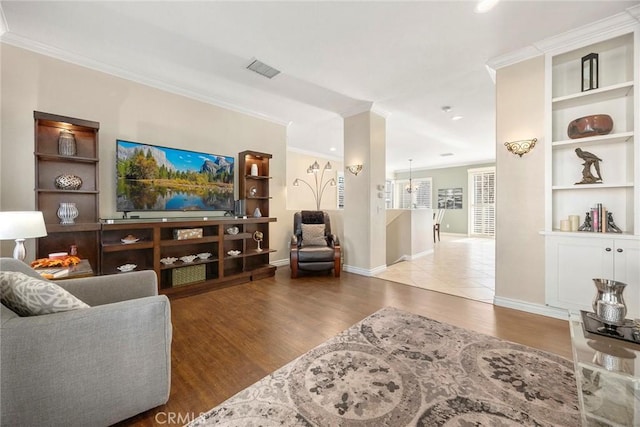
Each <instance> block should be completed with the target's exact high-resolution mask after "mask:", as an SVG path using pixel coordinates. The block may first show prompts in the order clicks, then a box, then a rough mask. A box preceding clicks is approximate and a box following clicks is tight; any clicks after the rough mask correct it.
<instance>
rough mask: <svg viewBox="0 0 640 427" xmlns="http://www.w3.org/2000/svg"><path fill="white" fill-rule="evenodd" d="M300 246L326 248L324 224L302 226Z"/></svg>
mask: <svg viewBox="0 0 640 427" xmlns="http://www.w3.org/2000/svg"><path fill="white" fill-rule="evenodd" d="M302 244H303V245H304V246H326V245H327V239H326V238H325V237H324V224H302Z"/></svg>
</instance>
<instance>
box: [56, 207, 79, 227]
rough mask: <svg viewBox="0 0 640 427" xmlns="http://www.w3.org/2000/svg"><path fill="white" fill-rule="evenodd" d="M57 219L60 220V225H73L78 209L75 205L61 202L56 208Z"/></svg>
mask: <svg viewBox="0 0 640 427" xmlns="http://www.w3.org/2000/svg"><path fill="white" fill-rule="evenodd" d="M57 214H58V218H60V224H63V225H68V224H75V219H76V218H77V217H78V214H79V212H78V208H77V207H76V204H75V203H70V202H62V203H60V206H59V207H58V212H57Z"/></svg>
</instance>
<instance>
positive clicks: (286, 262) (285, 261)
mask: <svg viewBox="0 0 640 427" xmlns="http://www.w3.org/2000/svg"><path fill="white" fill-rule="evenodd" d="M269 264H271V265H275V266H276V267H288V266H289V258H284V259H278V260H276V261H269Z"/></svg>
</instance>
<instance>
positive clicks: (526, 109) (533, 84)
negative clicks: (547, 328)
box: [496, 56, 546, 304]
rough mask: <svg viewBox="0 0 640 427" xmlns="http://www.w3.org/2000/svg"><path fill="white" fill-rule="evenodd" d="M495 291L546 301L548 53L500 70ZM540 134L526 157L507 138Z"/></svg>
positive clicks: (516, 297) (507, 295) (497, 134)
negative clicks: (507, 146) (508, 147)
mask: <svg viewBox="0 0 640 427" xmlns="http://www.w3.org/2000/svg"><path fill="white" fill-rule="evenodd" d="M496 117H497V124H496V200H498V204H497V212H496V297H503V298H510V299H514V300H520V301H526V302H529V303H534V304H544V299H545V298H544V238H543V236H541V235H540V234H539V232H540V231H541V230H543V229H544V214H545V204H544V202H545V200H544V180H545V158H544V144H545V143H546V141H544V57H542V56H540V57H537V58H534V59H531V60H527V61H524V62H520V63H517V64H515V65H512V66H509V67H505V68H501V69H499V70H498V71H497V76H496ZM529 138H538V142H537V145H536V147H535V148H534V149H533V150H532V151H531V152H530V153H529V154H525V155H524V156H522V157H518V156H516V155H514V154H512V153H510V152H508V151H507V150H506V149H505V147H504V143H505V142H506V141H514V140H521V139H529Z"/></svg>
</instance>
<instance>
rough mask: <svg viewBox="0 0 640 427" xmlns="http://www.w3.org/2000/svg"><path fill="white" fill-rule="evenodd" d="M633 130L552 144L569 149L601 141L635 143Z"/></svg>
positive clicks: (552, 144)
mask: <svg viewBox="0 0 640 427" xmlns="http://www.w3.org/2000/svg"><path fill="white" fill-rule="evenodd" d="M633 135H634V133H633V132H621V133H612V134H609V135H599V136H591V137H588V138H578V139H565V140H562V141H554V142H553V143H551V146H552V147H553V149H554V150H556V149H561V148H563V149H567V148H575V147H585V146H589V145H597V144H601V143H603V142H604V143H607V144H615V143H619V142H631V143H633Z"/></svg>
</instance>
